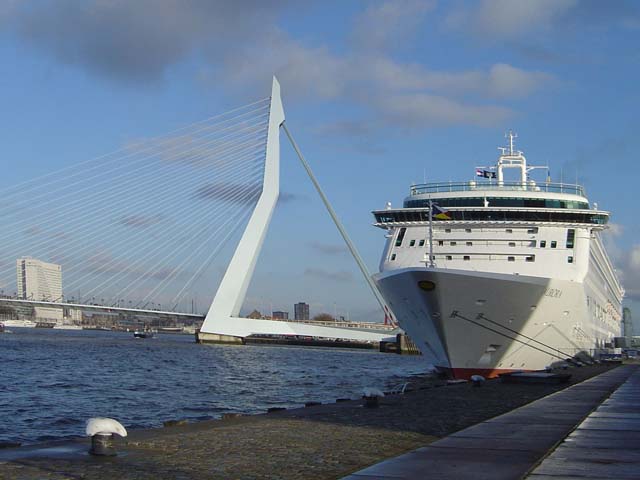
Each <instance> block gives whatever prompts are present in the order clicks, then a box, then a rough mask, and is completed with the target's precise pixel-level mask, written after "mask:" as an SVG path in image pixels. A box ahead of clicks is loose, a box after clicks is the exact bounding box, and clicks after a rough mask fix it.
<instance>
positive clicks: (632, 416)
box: [527, 369, 640, 480]
mask: <svg viewBox="0 0 640 480" xmlns="http://www.w3.org/2000/svg"><path fill="white" fill-rule="evenodd" d="M575 477H577V478H586V479H591V480H593V479H599V480H604V479H611V478H616V479H620V480H623V479H631V478H633V479H637V478H640V370H638V369H636V371H635V372H634V373H633V374H632V375H631V376H630V377H629V378H628V379H627V381H626V382H625V383H624V384H623V385H622V386H620V388H618V389H617V390H616V391H615V392H614V393H613V394H612V395H611V396H610V397H609V398H608V399H607V400H605V401H604V402H603V403H602V404H601V405H600V406H599V407H598V408H597V409H596V410H595V411H594V412H592V413H591V414H590V415H589V416H588V417H587V418H586V419H585V420H584V421H583V422H582V423H581V424H580V425H579V426H578V428H576V429H575V430H574V431H573V432H572V433H571V434H570V435H569V436H568V437H567V438H566V439H565V441H564V442H562V443H561V444H560V445H559V446H558V448H556V449H555V450H554V451H553V452H552V453H551V454H550V455H549V456H548V457H546V458H545V459H544V461H543V462H542V463H541V464H540V465H539V466H538V467H537V468H536V469H535V470H534V471H533V472H532V474H531V475H529V476H528V477H527V478H528V479H530V480H547V479H564V478H575Z"/></svg>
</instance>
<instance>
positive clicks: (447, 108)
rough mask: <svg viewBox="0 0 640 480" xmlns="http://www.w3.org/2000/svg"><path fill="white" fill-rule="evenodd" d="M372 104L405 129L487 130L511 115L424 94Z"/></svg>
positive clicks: (382, 99) (498, 109) (502, 109)
mask: <svg viewBox="0 0 640 480" xmlns="http://www.w3.org/2000/svg"><path fill="white" fill-rule="evenodd" d="M372 102H373V105H374V107H375V109H376V110H377V111H378V113H379V114H381V115H382V116H383V117H384V118H385V119H387V121H389V122H392V123H394V124H396V125H399V126H402V127H405V128H420V127H433V126H442V125H474V126H481V127H488V126H493V125H499V124H502V123H504V122H505V121H506V120H507V119H509V118H510V117H511V116H512V115H513V112H512V111H511V110H510V109H508V108H505V107H500V106H496V105H473V104H465V103H461V102H458V101H456V100H452V99H449V98H445V97H441V96H437V95H429V94H425V93H415V94H400V95H389V96H380V97H379V98H376V99H372Z"/></svg>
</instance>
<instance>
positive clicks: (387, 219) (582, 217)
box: [374, 210, 608, 225]
mask: <svg viewBox="0 0 640 480" xmlns="http://www.w3.org/2000/svg"><path fill="white" fill-rule="evenodd" d="M374 216H375V217H376V222H377V223H386V224H390V223H408V222H421V223H427V222H429V211H428V210H397V211H387V210H385V211H381V212H376V213H374ZM447 216H448V217H449V218H448V220H453V221H462V222H479V221H482V222H528V223H539V222H545V223H546V222H558V223H590V224H595V225H604V224H606V223H607V221H608V216H607V215H606V214H600V213H593V212H588V213H587V212H585V213H577V212H575V211H567V212H558V211H547V212H545V211H520V210H518V211H510V210H448V211H447ZM440 221H445V220H438V219H435V220H434V221H433V223H438V222H440Z"/></svg>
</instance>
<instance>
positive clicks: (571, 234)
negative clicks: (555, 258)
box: [396, 227, 576, 248]
mask: <svg viewBox="0 0 640 480" xmlns="http://www.w3.org/2000/svg"><path fill="white" fill-rule="evenodd" d="M531 230H533V229H531ZM537 230H538V229H537V228H536V231H537ZM468 231H471V229H468ZM406 232H407V229H406V228H404V227H403V228H401V229H400V232H399V233H398V237H397V238H396V247H400V246H402V242H403V241H404V236H405V233H406ZM575 239H576V231H575V229H573V228H569V229H567V239H566V242H565V246H566V248H573V246H574V244H575ZM424 242H425V241H424V239H422V240H420V241H419V244H418V245H419V246H420V247H424ZM457 244H458V242H456V241H450V242H449V245H451V246H454V245H457ZM415 245H416V241H415V240H411V241H410V242H409V246H410V247H415ZM438 245H440V246H443V245H444V240H438ZM466 245H467V246H468V247H471V246H472V245H473V242H466ZM509 246H510V247H515V246H516V242H509ZM528 246H529V247H535V246H536V240H531V241H529V245H528ZM546 246H547V241H546V240H540V248H546ZM557 246H558V242H557V241H555V240H551V242H550V247H551V248H556V247H557Z"/></svg>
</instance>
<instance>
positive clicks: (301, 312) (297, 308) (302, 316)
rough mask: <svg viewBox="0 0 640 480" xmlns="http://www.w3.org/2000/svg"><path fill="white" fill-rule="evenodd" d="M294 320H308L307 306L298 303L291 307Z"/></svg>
mask: <svg viewBox="0 0 640 480" xmlns="http://www.w3.org/2000/svg"><path fill="white" fill-rule="evenodd" d="M293 312H294V318H295V319H296V320H309V304H308V303H304V302H300V303H296V304H295V305H294V306H293Z"/></svg>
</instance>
